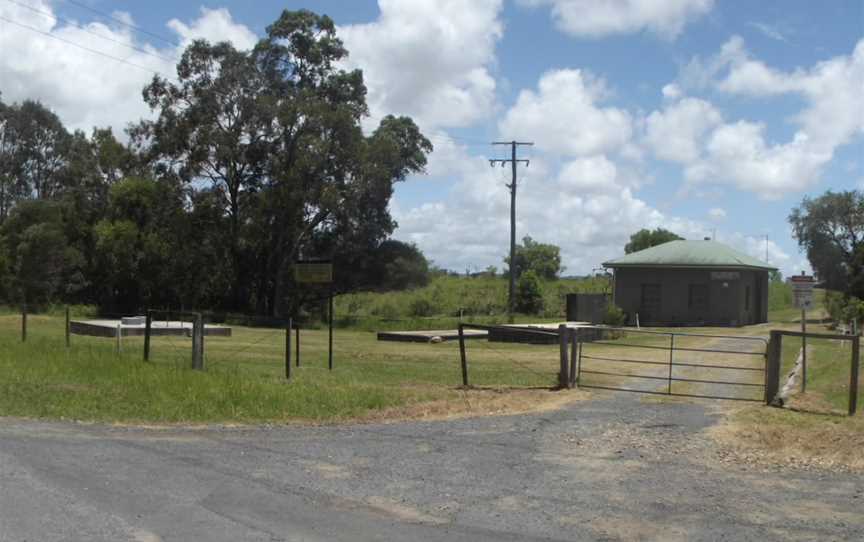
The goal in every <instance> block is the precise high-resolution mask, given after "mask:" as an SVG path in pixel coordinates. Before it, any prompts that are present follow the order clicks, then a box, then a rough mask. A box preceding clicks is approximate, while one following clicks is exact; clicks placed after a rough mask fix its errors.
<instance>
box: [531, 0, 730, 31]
mask: <svg viewBox="0 0 864 542" xmlns="http://www.w3.org/2000/svg"><path fill="white" fill-rule="evenodd" d="M521 3H522V4H525V5H528V6H532V7H537V6H550V7H551V8H552V18H553V20H554V21H555V24H556V25H557V26H558V28H559V29H561V30H562V31H564V32H566V33H568V34H571V35H573V36H579V37H587V38H599V37H603V36H608V35H611V34H630V33H635V32H642V31H645V32H652V33H654V34H658V35H660V36H661V37H664V38H667V39H672V38H675V37H676V36H677V35H678V34H680V33H681V31H682V30H683V28H684V26H685V25H686V24H687V23H689V22H691V21H693V20H695V19H698V18H699V17H701V16H703V15H705V14H706V13H708V12H709V11H710V10H711V8H712V7H713V5H714V2H713V0H602V1H598V0H521Z"/></svg>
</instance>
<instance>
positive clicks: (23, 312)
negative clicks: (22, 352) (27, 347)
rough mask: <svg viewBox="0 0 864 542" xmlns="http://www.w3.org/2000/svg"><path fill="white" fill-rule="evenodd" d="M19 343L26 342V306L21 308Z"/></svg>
mask: <svg viewBox="0 0 864 542" xmlns="http://www.w3.org/2000/svg"><path fill="white" fill-rule="evenodd" d="M21 342H22V343H26V342H27V304H26V303H25V304H24V305H22V306H21Z"/></svg>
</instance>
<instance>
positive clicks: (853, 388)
mask: <svg viewBox="0 0 864 542" xmlns="http://www.w3.org/2000/svg"><path fill="white" fill-rule="evenodd" d="M860 348H861V336H860V335H855V338H853V339H852V368H851V370H850V371H849V373H850V374H849V415H850V416H854V415H855V411H856V410H857V408H858V371H859V370H860V367H861V358H860Z"/></svg>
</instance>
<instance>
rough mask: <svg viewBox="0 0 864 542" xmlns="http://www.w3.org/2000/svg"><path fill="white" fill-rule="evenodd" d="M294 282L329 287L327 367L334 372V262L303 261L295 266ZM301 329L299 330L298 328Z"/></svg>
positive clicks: (298, 358) (298, 361) (298, 339)
mask: <svg viewBox="0 0 864 542" xmlns="http://www.w3.org/2000/svg"><path fill="white" fill-rule="evenodd" d="M294 280H295V281H297V283H299V284H318V285H321V286H325V285H326V286H329V288H330V300H329V306H328V311H327V312H328V318H327V320H328V327H329V335H328V341H327V342H328V352H327V367H328V368H329V369H330V370H331V371H332V370H333V262H331V261H327V260H301V261H298V262H296V263H295V264H294ZM298 329H299V328H298ZM299 347H300V337H299V335H298V337H297V348H298V349H297V363H298V365H299V363H300V349H299Z"/></svg>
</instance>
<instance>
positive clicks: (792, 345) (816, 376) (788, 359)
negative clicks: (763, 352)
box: [780, 324, 864, 412]
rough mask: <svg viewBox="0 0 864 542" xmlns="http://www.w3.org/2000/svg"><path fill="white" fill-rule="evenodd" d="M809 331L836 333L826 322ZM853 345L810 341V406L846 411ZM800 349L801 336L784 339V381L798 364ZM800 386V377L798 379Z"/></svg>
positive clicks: (863, 377)
mask: <svg viewBox="0 0 864 542" xmlns="http://www.w3.org/2000/svg"><path fill="white" fill-rule="evenodd" d="M785 328H786V329H794V330H795V331H798V330H799V329H800V328H797V329H796V328H795V327H791V326H785ZM807 330H808V331H809V332H813V333H834V331H832V330H829V329H828V328H827V327H826V326H824V325H815V324H810V325H808V326H807ZM851 350H852V348H851V344H850V343H849V342H848V341H836V340H831V339H813V338H810V339H808V340H807V393H806V396H808V397H806V398H800V399H799V400H807V401H808V406H819V405H820V404H821V405H822V407H824V408H826V409H830V410H836V411H838V412H846V411H847V409H848V404H849V376H850V370H851V365H850V362H851ZM800 351H801V339H799V338H795V337H784V338H783V349H782V353H781V356H782V357H781V372H780V375H781V382H780V385H781V386H782V385H784V384H785V383H786V376H788V375H789V373H790V372H791V371H792V369H793V368H794V366H795V361H796V360H797V359H798V355H799V353H800ZM799 385H800V379H799ZM858 389H859V403H860V401H861V395H860V394H861V390H864V373H862V374H861V375H860V379H859V384H858Z"/></svg>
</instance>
